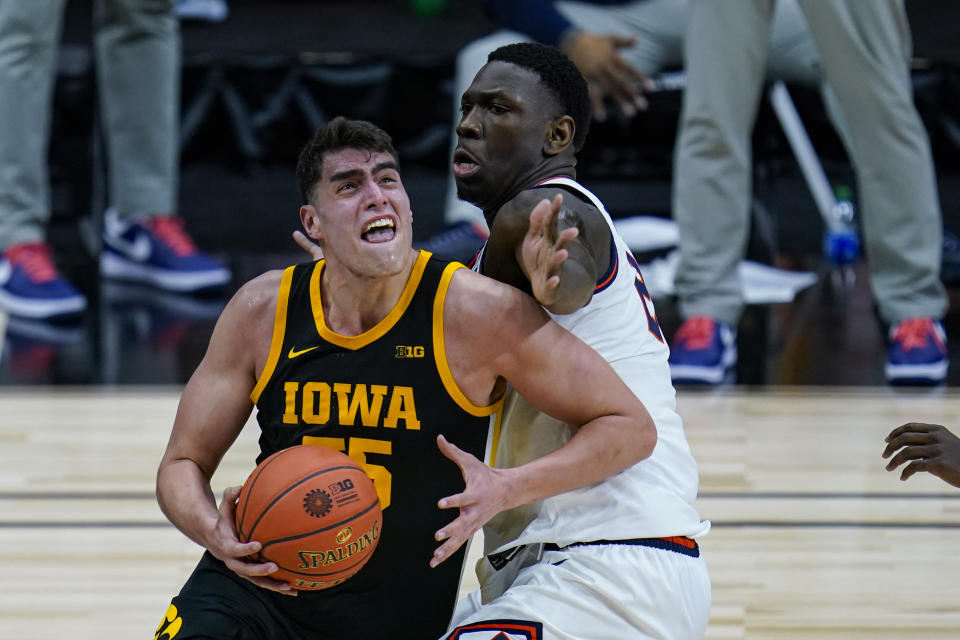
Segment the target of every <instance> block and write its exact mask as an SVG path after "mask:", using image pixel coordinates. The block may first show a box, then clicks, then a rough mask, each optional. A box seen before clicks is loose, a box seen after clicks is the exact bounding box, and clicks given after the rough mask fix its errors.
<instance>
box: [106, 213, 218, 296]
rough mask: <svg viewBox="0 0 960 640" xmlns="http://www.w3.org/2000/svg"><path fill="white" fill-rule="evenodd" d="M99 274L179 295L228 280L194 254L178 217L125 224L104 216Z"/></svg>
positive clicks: (204, 257) (206, 257)
mask: <svg viewBox="0 0 960 640" xmlns="http://www.w3.org/2000/svg"><path fill="white" fill-rule="evenodd" d="M100 273H101V274H102V275H104V276H106V277H108V278H115V279H117V280H128V281H134V282H145V283H147V284H152V285H153V286H155V287H159V288H160V289H165V290H167V291H180V292H194V291H206V290H210V289H218V288H220V287H222V286H224V285H226V284H227V283H228V282H229V281H230V271H229V270H228V269H227V268H226V267H224V266H223V265H221V264H220V263H219V262H217V261H216V260H214V259H213V257H211V256H209V255H207V254H206V253H203V252H202V251H200V250H199V249H197V247H196V245H195V244H194V243H193V239H192V238H191V237H190V236H189V235H188V234H187V232H186V231H185V230H184V229H183V220H182V219H181V218H178V217H176V216H151V217H149V218H143V219H140V220H124V219H122V218H120V217H119V216H118V215H117V214H116V212H115V211H113V210H110V211H107V213H106V215H105V216H104V226H103V251H102V252H101V254H100Z"/></svg>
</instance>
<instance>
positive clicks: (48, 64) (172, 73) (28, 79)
mask: <svg viewBox="0 0 960 640" xmlns="http://www.w3.org/2000/svg"><path fill="white" fill-rule="evenodd" d="M173 2H174V0H97V1H96V2H94V3H93V22H94V24H93V32H94V54H95V59H96V64H97V79H98V88H99V98H100V105H101V110H100V113H101V117H102V121H103V128H104V131H105V134H106V152H107V160H108V182H109V203H110V209H109V210H108V211H107V213H106V214H105V216H104V230H103V250H102V252H101V255H100V271H101V273H102V274H103V275H104V276H107V277H115V278H123V279H127V280H134V281H139V282H145V283H149V284H151V285H155V286H157V287H160V288H162V289H167V290H174V291H197V290H201V289H206V288H211V287H218V286H222V285H224V284H225V283H226V282H227V281H228V280H229V278H230V273H229V271H228V270H227V269H226V268H224V267H223V266H222V265H220V264H218V263H217V262H216V261H214V259H213V258H211V257H210V256H208V255H206V254H204V253H202V252H200V251H199V250H198V249H197V248H196V246H195V245H194V243H193V241H192V239H191V238H190V236H189V235H187V233H186V232H185V230H184V229H183V223H182V221H181V220H180V219H179V218H178V217H177V216H176V215H175V212H176V210H177V170H178V157H179V156H178V153H179V152H178V144H179V137H178V128H179V117H180V103H179V96H180V93H179V81H180V38H179V29H178V23H177V20H176V18H175V16H174V15H173ZM65 6H66V0H31V1H30V2H16V1H13V0H6V1H4V2H0V96H2V99H0V139H2V140H3V144H2V145H0V252H2V253H0V308H2V309H4V310H6V311H8V312H9V313H11V314H14V315H18V316H23V317H28V318H41V319H49V318H58V317H65V316H75V315H78V314H80V313H81V312H82V311H83V310H84V308H85V307H86V299H85V297H84V296H83V295H82V294H81V293H80V292H79V291H78V290H77V289H76V288H75V287H74V286H73V284H71V282H70V281H69V280H68V279H67V278H65V277H64V276H63V275H62V274H61V273H60V272H59V271H58V269H57V267H56V266H55V264H54V261H53V256H52V252H51V248H50V245H49V244H48V243H47V241H46V239H45V228H46V226H47V223H48V221H49V218H50V214H51V202H50V184H49V174H48V166H47V152H48V145H49V130H50V120H51V108H52V105H51V103H52V97H53V86H54V80H55V76H56V67H57V65H56V61H57V49H58V43H59V39H60V31H61V27H62V19H63V13H64V8H65ZM95 213H96V214H98V215H99V213H100V212H95Z"/></svg>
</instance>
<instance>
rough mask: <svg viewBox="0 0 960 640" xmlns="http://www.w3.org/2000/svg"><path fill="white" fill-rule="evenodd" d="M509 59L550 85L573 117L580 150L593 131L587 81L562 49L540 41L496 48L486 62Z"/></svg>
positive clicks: (555, 96)
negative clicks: (589, 132) (590, 131)
mask: <svg viewBox="0 0 960 640" xmlns="http://www.w3.org/2000/svg"><path fill="white" fill-rule="evenodd" d="M495 60H499V61H501V62H509V63H510V64H515V65H517V66H518V67H523V68H524V69H529V70H530V71H533V72H534V73H536V74H537V75H538V76H540V80H541V82H543V84H544V85H545V86H546V87H547V89H548V90H549V91H550V93H551V94H553V96H554V98H556V100H557V102H558V104H559V106H560V108H561V109H563V111H564V113H563V114H561V115H568V116H570V117H571V118H573V123H574V125H576V131H575V132H574V134H573V149H574V151H580V149H581V148H582V147H583V143H584V142H586V140H587V132H588V131H589V130H590V118H591V115H592V114H591V108H590V92H589V89H587V81H586V80H585V79H584V77H583V74H581V73H580V70H579V69H577V65H575V64H573V61H571V60H570V58H568V57H567V56H566V55H564V54H563V52H561V51H560V49H557V48H556V47H550V46H547V45H545V44H540V43H537V42H518V43H516V44H508V45H505V46H503V47H500V48H499V49H496V50H494V51H493V52H492V53H491V54H490V55H489V56H488V57H487V62H494V61H495Z"/></svg>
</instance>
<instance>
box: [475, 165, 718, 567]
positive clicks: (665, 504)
mask: <svg viewBox="0 0 960 640" xmlns="http://www.w3.org/2000/svg"><path fill="white" fill-rule="evenodd" d="M544 185H556V186H562V187H566V188H567V189H569V190H574V191H576V192H577V193H580V194H583V196H584V197H585V198H587V199H588V200H589V201H590V202H591V203H592V204H593V205H594V206H595V207H596V208H597V209H599V210H600V212H601V214H602V215H603V217H604V219H605V220H606V221H607V224H608V226H609V227H610V233H611V235H612V238H613V242H612V246H611V248H610V265H609V268H608V269H607V272H606V273H605V274H604V276H603V277H602V278H600V280H599V281H598V282H597V285H596V289H595V290H594V294H593V298H592V300H591V301H590V302H589V303H588V304H587V305H586V306H584V307H583V308H581V309H579V310H578V311H575V312H574V313H571V314H567V315H554V314H550V316H551V317H552V318H553V319H554V320H555V321H557V322H558V323H559V324H560V325H562V326H563V327H565V328H566V329H567V330H569V331H570V332H572V333H573V334H574V335H576V336H577V337H579V338H580V339H581V340H583V341H584V342H586V343H587V344H589V345H590V346H591V347H593V348H594V349H595V350H596V351H597V352H599V353H600V355H602V356H603V357H604V359H606V361H607V362H609V363H610V365H611V366H612V367H613V369H614V370H615V371H616V372H617V373H618V374H619V375H620V377H621V378H622V379H623V381H624V382H625V383H626V384H627V386H628V387H630V389H631V390H632V391H633V392H634V393H635V394H636V395H637V397H638V398H639V399H640V400H641V401H642V402H643V404H644V405H645V406H646V408H647V411H649V412H650V415H651V416H652V417H653V421H654V423H655V424H656V427H657V444H656V447H655V448H654V451H653V454H652V455H651V456H650V457H649V458H647V459H646V460H643V461H641V462H638V463H637V464H635V465H633V466H632V467H630V468H629V469H626V470H624V471H622V472H620V473H618V474H616V475H614V476H612V477H610V478H607V479H606V480H604V481H603V482H600V483H598V484H596V485H592V486H589V487H584V488H582V489H578V490H575V491H570V492H567V493H563V494H560V495H558V496H554V497H552V498H547V499H545V500H541V501H540V502H536V503H533V504H529V505H524V506H522V507H518V508H516V509H512V510H510V511H506V512H503V513H501V514H499V515H498V516H497V517H495V518H494V519H493V520H491V521H490V522H489V523H488V524H487V525H485V526H484V547H485V549H484V551H485V553H495V552H499V551H503V550H505V549H508V548H510V547H513V546H516V545H518V544H527V543H536V542H553V543H556V544H558V545H560V546H565V545H568V544H571V543H574V542H589V541H593V540H617V539H629V538H660V537H668V536H689V537H693V538H695V537H698V536H702V535H704V534H705V533H706V532H707V531H708V530H709V529H710V523H709V521H701V519H700V516H699V515H698V514H697V511H696V510H695V509H694V507H693V501H694V499H695V498H696V496H697V485H698V474H697V465H696V462H695V461H694V459H693V456H692V455H691V453H690V447H689V445H688V443H687V439H686V435H685V434H684V431H683V422H682V421H681V419H680V416H679V415H678V414H677V412H676V397H675V396H676V392H675V390H674V388H673V385H672V383H671V381H670V369H669V366H668V365H667V356H668V354H669V349H668V347H667V345H666V342H665V341H664V338H663V335H662V333H661V331H660V327H659V325H658V324H657V320H656V313H655V311H654V308H653V301H652V300H651V299H650V296H649V294H648V293H647V290H646V286H645V285H644V283H643V276H642V275H641V274H640V269H639V267H638V266H637V262H636V260H635V259H634V258H633V255H632V254H631V253H630V249H629V248H628V247H627V245H626V243H625V242H624V241H623V239H622V238H621V237H620V236H619V235H618V234H617V231H616V228H615V227H614V225H613V221H612V220H611V218H610V215H609V214H608V213H607V211H606V209H605V208H604V206H603V204H602V203H601V202H600V201H599V200H598V199H597V197H596V196H594V195H593V194H592V193H590V191H588V190H587V189H585V188H584V187H583V186H581V185H580V184H579V183H577V182H576V181H574V180H571V179H569V178H562V177H559V178H550V179H548V180H544V181H543V182H541V183H539V184H538V186H544ZM566 197H567V198H573V197H576V196H574V195H573V194H569V195H567V196H566ZM482 260H483V251H482V250H481V253H480V255H478V257H477V260H476V261H475V265H474V269H475V270H478V271H479V270H480V267H481V266H482ZM573 433H574V429H573V428H572V427H570V426H569V425H566V424H564V423H562V422H560V421H558V420H556V419H554V418H552V417H550V416H548V415H546V414H544V413H541V412H539V411H537V410H536V409H535V408H534V407H533V406H532V405H530V404H529V403H528V402H527V401H526V400H525V399H524V398H522V397H520V396H519V395H518V394H517V393H516V392H515V391H513V389H512V388H509V389H508V392H507V398H506V400H505V402H504V405H503V410H502V415H501V424H500V430H499V437H498V438H497V440H496V442H494V443H492V448H493V449H492V450H493V457H492V460H491V463H492V464H493V465H494V466H496V467H500V468H507V467H515V466H518V465H521V464H524V463H526V462H529V461H530V460H533V459H534V458H537V457H540V456H543V455H546V454H547V453H550V452H551V451H555V450H556V449H558V448H560V447H561V446H563V444H564V443H566V442H567V441H568V440H569V439H570V438H571V437H572V435H573Z"/></svg>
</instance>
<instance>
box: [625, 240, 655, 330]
mask: <svg viewBox="0 0 960 640" xmlns="http://www.w3.org/2000/svg"><path fill="white" fill-rule="evenodd" d="M627 262H629V263H630V266H631V267H633V270H634V271H636V273H637V275H636V278H635V279H634V281H633V286H634V287H636V289H637V294H638V295H639V296H640V302H642V303H643V312H644V313H645V314H647V329H649V330H650V333H651V334H653V337H654V338H656V339H657V340H659V341H660V342H663V331H662V330H661V329H660V322H659V320H657V311H656V309H654V308H653V298H652V297H651V296H650V291H649V290H648V289H647V283H646V282H644V281H643V274H642V273H640V265H639V264H637V259H636V258H634V257H633V254H632V253H630V252H629V251H627Z"/></svg>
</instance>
